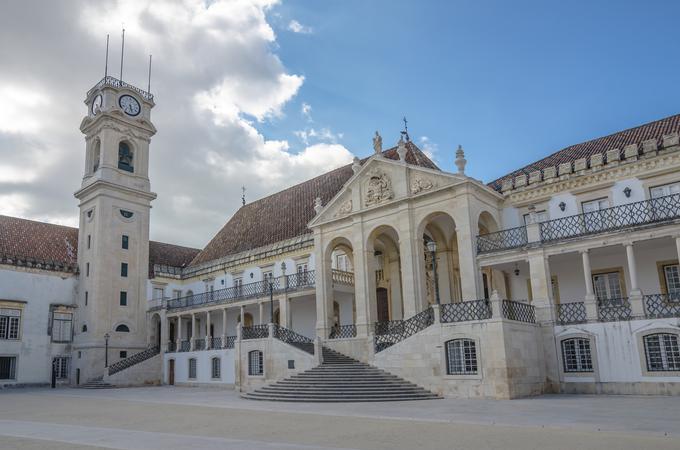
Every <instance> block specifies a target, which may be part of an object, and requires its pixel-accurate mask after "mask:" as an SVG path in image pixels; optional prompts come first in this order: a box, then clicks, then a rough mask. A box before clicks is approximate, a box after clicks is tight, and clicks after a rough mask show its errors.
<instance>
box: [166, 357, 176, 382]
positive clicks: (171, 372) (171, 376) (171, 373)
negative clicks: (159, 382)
mask: <svg viewBox="0 0 680 450" xmlns="http://www.w3.org/2000/svg"><path fill="white" fill-rule="evenodd" d="M168 384H169V385H170V386H174V385H175V360H174V359H170V360H168Z"/></svg>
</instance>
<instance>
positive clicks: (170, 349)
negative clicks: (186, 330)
mask: <svg viewBox="0 0 680 450" xmlns="http://www.w3.org/2000/svg"><path fill="white" fill-rule="evenodd" d="M175 351H177V343H176V342H173V341H168V353H173V352H175Z"/></svg>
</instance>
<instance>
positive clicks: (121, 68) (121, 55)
mask: <svg viewBox="0 0 680 450" xmlns="http://www.w3.org/2000/svg"><path fill="white" fill-rule="evenodd" d="M124 53H125V28H123V41H122V43H121V45H120V81H123V54H124Z"/></svg>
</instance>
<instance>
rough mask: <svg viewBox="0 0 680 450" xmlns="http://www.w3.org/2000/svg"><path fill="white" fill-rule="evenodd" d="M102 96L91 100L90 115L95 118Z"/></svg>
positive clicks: (99, 95)
mask: <svg viewBox="0 0 680 450" xmlns="http://www.w3.org/2000/svg"><path fill="white" fill-rule="evenodd" d="M102 102H103V100H102V96H101V94H97V96H96V97H95V98H94V100H92V115H93V116H96V115H97V113H98V112H99V110H100V109H101V107H102Z"/></svg>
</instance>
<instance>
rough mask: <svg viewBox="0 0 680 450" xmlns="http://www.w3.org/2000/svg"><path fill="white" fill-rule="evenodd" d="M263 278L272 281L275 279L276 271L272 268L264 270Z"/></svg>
mask: <svg viewBox="0 0 680 450" xmlns="http://www.w3.org/2000/svg"><path fill="white" fill-rule="evenodd" d="M262 279H263V280H264V281H271V280H273V279H274V273H273V272H272V271H271V270H267V271H265V272H262Z"/></svg>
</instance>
